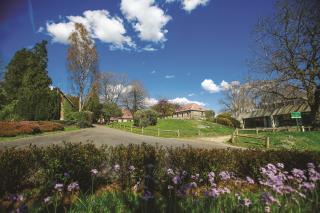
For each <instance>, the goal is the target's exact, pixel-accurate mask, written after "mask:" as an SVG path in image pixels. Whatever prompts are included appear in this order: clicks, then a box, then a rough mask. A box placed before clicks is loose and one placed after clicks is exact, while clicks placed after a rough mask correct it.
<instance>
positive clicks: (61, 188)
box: [54, 183, 63, 192]
mask: <svg viewBox="0 0 320 213" xmlns="http://www.w3.org/2000/svg"><path fill="white" fill-rule="evenodd" d="M54 189H55V190H57V191H58V192H62V190H63V184H62V183H56V185H55V186H54Z"/></svg>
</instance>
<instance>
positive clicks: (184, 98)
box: [169, 97, 206, 106]
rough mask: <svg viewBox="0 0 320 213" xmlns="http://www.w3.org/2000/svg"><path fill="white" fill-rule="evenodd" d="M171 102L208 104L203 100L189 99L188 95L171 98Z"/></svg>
mask: <svg viewBox="0 0 320 213" xmlns="http://www.w3.org/2000/svg"><path fill="white" fill-rule="evenodd" d="M169 102H171V103H176V104H179V105H186V104H191V103H194V104H198V105H200V106H205V105H206V104H205V103H203V102H200V101H192V100H189V99H188V98H186V97H182V98H179V97H178V98H174V99H171V100H169Z"/></svg>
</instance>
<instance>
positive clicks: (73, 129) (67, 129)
mask: <svg viewBox="0 0 320 213" xmlns="http://www.w3.org/2000/svg"><path fill="white" fill-rule="evenodd" d="M79 129H80V128H79V127H77V126H75V125H71V126H65V127H64V130H63V131H54V132H43V133H39V134H35V135H30V134H29V135H28V134H25V135H17V136H15V137H0V142H2V141H13V140H16V139H20V138H27V137H34V136H39V135H50V134H55V133H59V132H70V131H76V130H79Z"/></svg>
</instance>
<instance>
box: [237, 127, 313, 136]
mask: <svg viewBox="0 0 320 213" xmlns="http://www.w3.org/2000/svg"><path fill="white" fill-rule="evenodd" d="M239 130H241V131H254V132H255V133H256V134H257V135H258V134H259V132H280V131H288V132H290V131H297V130H298V131H301V132H305V131H311V127H310V126H300V127H299V129H297V127H292V126H285V127H261V128H248V129H247V128H246V129H239Z"/></svg>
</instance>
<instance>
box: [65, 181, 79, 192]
mask: <svg viewBox="0 0 320 213" xmlns="http://www.w3.org/2000/svg"><path fill="white" fill-rule="evenodd" d="M79 189H80V187H79V184H78V182H72V183H70V184H69V185H68V191H69V192H73V191H78V190H79Z"/></svg>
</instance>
